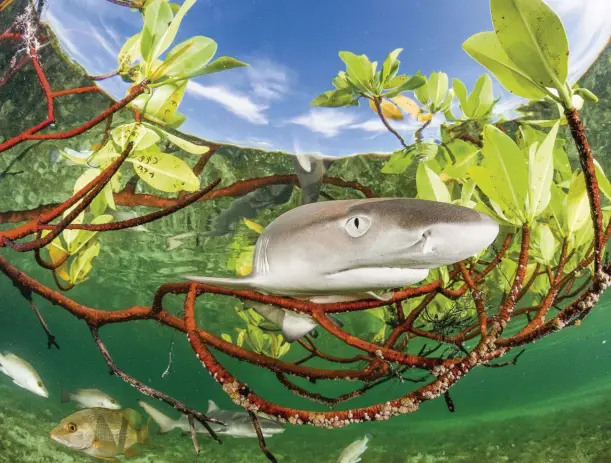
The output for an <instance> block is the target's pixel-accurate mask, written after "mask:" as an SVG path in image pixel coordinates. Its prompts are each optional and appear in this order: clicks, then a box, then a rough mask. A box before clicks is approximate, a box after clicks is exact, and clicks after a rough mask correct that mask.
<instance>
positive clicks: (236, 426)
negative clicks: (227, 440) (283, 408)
mask: <svg viewBox="0 0 611 463" xmlns="http://www.w3.org/2000/svg"><path fill="white" fill-rule="evenodd" d="M138 404H139V405H140V406H141V407H142V408H143V409H144V410H145V411H146V412H147V413H148V414H149V416H150V417H151V418H152V419H153V421H155V423H157V424H158V425H159V433H160V434H165V433H167V432H170V431H172V430H174V429H180V430H181V431H182V432H183V433H189V432H190V427H189V419H188V418H187V416H186V415H181V416H180V418H178V419H177V420H174V419H172V418H170V417H169V416H166V415H165V414H163V413H162V412H160V411H159V410H157V409H156V408H154V407H152V406H151V405H149V404H148V403H146V402H142V401H140V402H138ZM206 416H208V417H209V418H215V419H217V420H219V421H221V422H222V423H224V424H225V425H222V424H218V423H209V425H210V428H211V429H212V430H213V431H214V432H215V433H216V434H218V435H220V436H231V437H235V438H254V439H256V438H257V432H256V431H255V428H254V427H253V425H252V420H251V419H250V416H249V415H248V413H247V412H243V411H242V412H234V411H230V410H221V409H220V408H218V406H217V405H216V404H215V403H214V402H213V401H212V400H209V401H208V411H207V412H206ZM258 418H259V425H260V426H261V432H262V433H263V437H266V438H269V437H272V436H274V435H276V434H281V433H283V432H284V431H285V429H284V427H283V426H282V425H281V424H279V423H277V422H275V421H272V420H270V419H267V418H264V417H261V416H259V417H258ZM194 425H195V432H197V433H198V434H204V435H208V436H210V434H209V433H208V431H207V430H206V428H205V427H204V425H202V424H201V423H200V422H199V421H195V422H194Z"/></svg>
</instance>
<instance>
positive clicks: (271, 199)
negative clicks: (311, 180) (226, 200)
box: [205, 185, 294, 236]
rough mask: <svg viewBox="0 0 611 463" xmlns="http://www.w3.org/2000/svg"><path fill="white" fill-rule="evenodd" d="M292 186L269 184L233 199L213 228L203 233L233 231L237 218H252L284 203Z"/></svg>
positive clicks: (221, 233) (216, 233) (213, 234)
mask: <svg viewBox="0 0 611 463" xmlns="http://www.w3.org/2000/svg"><path fill="white" fill-rule="evenodd" d="M293 188H294V185H270V186H267V187H264V188H259V189H258V190H255V191H252V192H250V193H248V194H246V195H244V196H242V197H241V198H238V199H236V200H234V201H233V202H232V203H231V205H230V206H229V207H228V208H227V209H225V210H224V211H223V212H221V214H220V215H219V216H218V217H217V218H216V221H215V222H214V226H213V227H214V228H213V229H212V230H210V231H209V232H207V233H205V234H206V235H208V236H221V235H226V234H228V233H231V232H233V230H234V229H235V224H236V222H238V221H239V220H241V219H243V218H246V219H254V218H255V217H256V216H257V214H258V213H259V211H261V210H263V209H268V208H270V207H274V206H280V205H282V204H284V203H286V202H287V201H288V200H289V199H290V198H291V194H292V193H293Z"/></svg>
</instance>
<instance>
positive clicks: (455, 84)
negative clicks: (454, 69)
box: [452, 79, 473, 117]
mask: <svg viewBox="0 0 611 463" xmlns="http://www.w3.org/2000/svg"><path fill="white" fill-rule="evenodd" d="M452 88H453V89H454V94H455V95H456V98H458V102H459V103H460V109H461V110H462V112H463V113H464V114H465V116H467V117H470V114H473V111H472V109H471V107H470V106H469V100H468V99H467V87H466V85H465V84H464V83H463V81H462V80H460V79H452Z"/></svg>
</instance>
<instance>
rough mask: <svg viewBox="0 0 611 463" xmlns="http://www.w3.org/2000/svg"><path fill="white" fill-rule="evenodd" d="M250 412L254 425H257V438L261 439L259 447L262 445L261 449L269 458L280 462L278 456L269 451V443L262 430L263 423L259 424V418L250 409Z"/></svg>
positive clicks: (274, 462)
mask: <svg viewBox="0 0 611 463" xmlns="http://www.w3.org/2000/svg"><path fill="white" fill-rule="evenodd" d="M248 414H249V415H250V419H251V420H252V425H253V426H254V427H255V431H256V432H257V438H258V439H259V447H261V451H262V452H263V453H264V454H265V456H266V457H267V459H268V460H269V461H271V462H273V463H278V460H276V457H275V456H274V455H273V454H272V452H270V451H269V449H268V448H267V444H266V443H265V438H264V437H263V433H262V432H261V425H260V424H259V418H257V415H255V414H254V413H253V412H252V411H250V410H248Z"/></svg>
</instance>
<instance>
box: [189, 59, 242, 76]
mask: <svg viewBox="0 0 611 463" xmlns="http://www.w3.org/2000/svg"><path fill="white" fill-rule="evenodd" d="M245 66H248V64H246V63H243V62H242V61H238V60H237V59H235V58H231V57H230V56H219V57H218V58H217V59H215V60H214V61H212V62H211V63H209V64H208V65H206V66H205V67H204V68H203V69H202V70H200V71H199V72H198V73H197V74H194V75H192V76H190V77H195V76H204V75H207V74H213V73H215V72H221V71H228V70H229V69H234V68H241V67H245Z"/></svg>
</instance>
